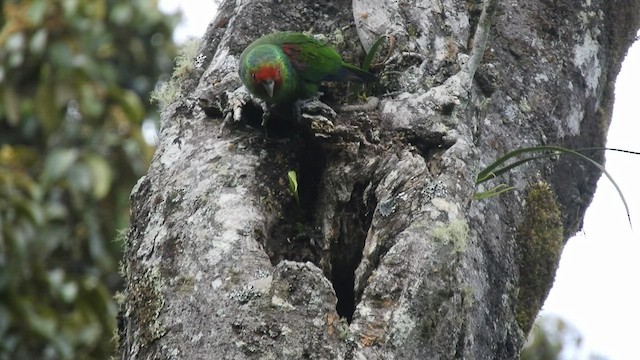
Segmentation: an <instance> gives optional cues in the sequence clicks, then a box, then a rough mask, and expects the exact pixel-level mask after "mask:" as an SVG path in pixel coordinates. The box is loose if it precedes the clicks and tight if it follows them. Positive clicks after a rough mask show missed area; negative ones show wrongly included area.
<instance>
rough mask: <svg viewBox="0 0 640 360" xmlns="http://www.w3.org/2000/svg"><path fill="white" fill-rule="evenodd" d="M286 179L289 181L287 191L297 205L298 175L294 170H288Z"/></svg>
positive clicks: (298, 198)
mask: <svg viewBox="0 0 640 360" xmlns="http://www.w3.org/2000/svg"><path fill="white" fill-rule="evenodd" d="M287 179H289V190H291V193H292V194H293V197H294V198H295V199H296V202H297V203H298V204H299V203H300V197H299V195H298V173H296V171H295V170H289V172H287Z"/></svg>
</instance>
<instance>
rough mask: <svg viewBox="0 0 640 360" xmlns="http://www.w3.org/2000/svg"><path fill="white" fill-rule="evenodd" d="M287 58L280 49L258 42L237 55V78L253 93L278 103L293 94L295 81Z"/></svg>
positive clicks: (265, 99) (267, 100)
mask: <svg viewBox="0 0 640 360" xmlns="http://www.w3.org/2000/svg"><path fill="white" fill-rule="evenodd" d="M292 76H293V70H292V68H291V63H290V62H289V59H288V58H287V56H286V55H285V54H284V52H283V51H282V49H281V48H279V47H277V46H274V45H258V46H256V47H250V48H247V50H245V51H244V52H243V53H242V55H241V56H240V79H241V80H242V82H243V83H244V85H245V86H246V87H247V89H249V92H250V93H251V94H253V95H254V96H256V97H258V98H260V99H262V100H264V101H266V102H269V103H278V102H281V101H285V100H287V99H288V98H290V97H292V96H294V95H295V90H294V89H295V80H294V79H293V78H292Z"/></svg>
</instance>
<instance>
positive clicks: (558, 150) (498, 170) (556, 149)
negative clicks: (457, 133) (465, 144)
mask: <svg viewBox="0 0 640 360" xmlns="http://www.w3.org/2000/svg"><path fill="white" fill-rule="evenodd" d="M596 149H598V148H589V149H581V150H578V151H585V150H596ZM612 150H618V149H612ZM578 151H576V150H571V149H567V148H563V147H560V146H533V147H526V148H521V149H517V150H514V151H511V152H509V153H507V154H506V155H504V156H502V157H501V158H499V159H498V160H496V161H494V162H493V163H491V164H490V165H489V166H487V167H486V168H485V169H484V170H482V171H481V172H479V173H478V176H477V177H476V184H481V183H483V182H485V181H488V180H490V179H492V178H494V177H496V176H499V175H501V174H503V173H505V172H507V171H509V170H511V169H513V168H516V167H518V166H520V165H522V164H524V163H526V162H529V161H531V160H536V159H540V158H544V157H550V156H555V155H557V154H568V155H572V156H576V157H578V158H579V159H582V160H585V161H587V162H589V163H590V164H591V165H593V166H595V167H597V168H598V169H599V170H600V171H602V173H603V174H604V175H605V176H606V177H607V178H608V179H609V181H611V183H612V184H613V186H614V187H615V188H616V191H617V192H618V195H620V199H621V200H622V204H623V205H624V208H625V211H626V212H627V219H628V221H629V225H630V226H631V214H630V213H629V206H628V205H627V201H626V199H625V198H624V195H623V194H622V190H620V187H619V186H618V184H617V183H616V182H615V180H613V177H612V176H611V175H610V174H609V172H607V170H606V169H605V167H604V166H603V165H602V164H600V163H598V162H596V161H594V160H592V159H591V158H589V157H587V156H585V155H582V154H580V153H579V152H578ZM536 152H551V154H545V155H540V156H534V157H529V158H525V159H523V160H519V161H516V162H515V163H513V164H510V165H506V166H504V167H500V166H502V165H503V164H505V163H506V162H507V161H508V160H509V159H511V158H514V157H516V156H518V155H522V154H526V153H536ZM625 152H630V153H634V152H632V151H625ZM494 189H495V188H494ZM489 191H491V190H489ZM505 191H506V190H505ZM502 192H504V191H501V192H500V193H502ZM479 194H480V195H481V194H483V193H479ZM479 194H475V195H474V198H475V197H476V196H480V195H479ZM494 196H495V195H494Z"/></svg>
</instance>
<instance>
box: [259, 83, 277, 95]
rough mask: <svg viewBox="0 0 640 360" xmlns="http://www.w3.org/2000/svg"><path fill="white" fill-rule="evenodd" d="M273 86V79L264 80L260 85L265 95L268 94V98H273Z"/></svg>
mask: <svg viewBox="0 0 640 360" xmlns="http://www.w3.org/2000/svg"><path fill="white" fill-rule="evenodd" d="M274 85H275V83H274V82H273V79H269V80H266V81H265V82H263V83H262V86H264V89H265V90H267V94H269V97H273V88H274Z"/></svg>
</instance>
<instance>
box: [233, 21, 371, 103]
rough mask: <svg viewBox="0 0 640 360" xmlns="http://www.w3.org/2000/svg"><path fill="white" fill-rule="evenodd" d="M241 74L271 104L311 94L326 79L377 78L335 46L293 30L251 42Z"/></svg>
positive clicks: (248, 86)
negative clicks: (348, 61)
mask: <svg viewBox="0 0 640 360" xmlns="http://www.w3.org/2000/svg"><path fill="white" fill-rule="evenodd" d="M239 76H240V79H241V80H242V83H243V84H244V86H245V87H246V88H247V90H248V91H249V92H250V93H251V94H252V95H254V96H255V97H257V98H259V99H262V100H263V101H265V102H266V103H268V104H280V103H287V102H296V101H298V100H302V99H307V98H310V97H312V96H314V95H316V94H317V92H318V89H319V86H320V82H322V81H354V82H373V81H376V80H377V77H376V76H375V75H374V74H372V73H370V72H367V71H365V70H362V69H360V68H358V67H356V66H353V65H350V64H348V63H346V62H344V61H342V57H341V56H340V54H338V52H337V51H336V50H335V49H334V48H332V47H330V46H328V45H325V44H323V43H322V42H320V41H318V40H316V39H315V38H313V37H311V36H309V35H305V34H303V33H300V32H293V31H283V32H275V33H271V34H267V35H264V36H262V37H261V38H259V39H257V40H255V41H254V42H253V43H251V44H250V45H249V46H247V48H246V49H245V50H244V51H243V52H242V54H241V55H240V65H239Z"/></svg>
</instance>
